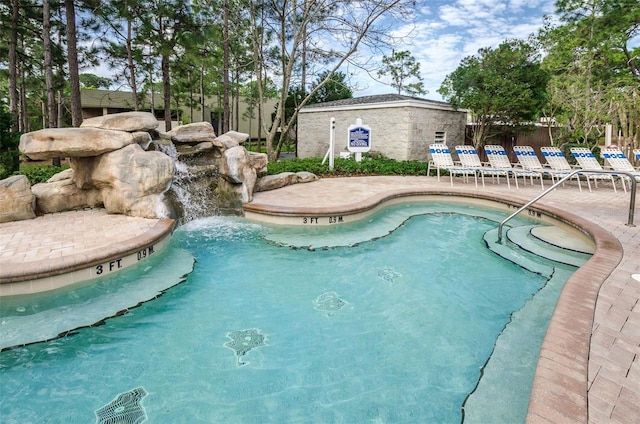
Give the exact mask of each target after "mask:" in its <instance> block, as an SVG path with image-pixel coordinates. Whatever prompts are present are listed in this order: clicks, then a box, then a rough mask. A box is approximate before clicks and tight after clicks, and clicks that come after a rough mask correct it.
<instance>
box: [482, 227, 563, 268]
mask: <svg viewBox="0 0 640 424" xmlns="http://www.w3.org/2000/svg"><path fill="white" fill-rule="evenodd" d="M484 241H485V243H487V247H488V248H489V249H490V250H491V251H492V252H494V253H496V254H498V255H500V256H502V257H503V258H505V259H506V260H508V261H511V262H513V263H515V264H517V265H519V266H521V267H523V268H524V269H526V270H529V271H531V272H534V273H536V274H540V275H542V276H544V277H547V278H549V277H551V276H552V275H553V268H554V267H553V266H552V265H549V264H545V263H543V261H541V260H540V256H537V255H534V254H532V253H530V252H528V251H526V250H523V249H520V248H518V247H517V246H516V245H514V244H513V243H504V241H505V240H504V239H503V243H498V229H497V228H494V229H491V230H489V231H487V232H486V233H485V234H484Z"/></svg>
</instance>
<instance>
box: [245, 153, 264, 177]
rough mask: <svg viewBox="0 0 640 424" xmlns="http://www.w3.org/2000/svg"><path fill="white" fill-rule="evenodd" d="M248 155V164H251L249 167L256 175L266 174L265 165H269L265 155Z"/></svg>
mask: <svg viewBox="0 0 640 424" xmlns="http://www.w3.org/2000/svg"><path fill="white" fill-rule="evenodd" d="M248 153H249V163H251V167H252V168H253V169H255V170H256V172H257V173H258V175H260V174H264V173H265V172H267V164H268V163H269V158H268V156H267V154H266V153H256V152H248Z"/></svg>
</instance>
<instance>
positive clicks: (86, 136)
mask: <svg viewBox="0 0 640 424" xmlns="http://www.w3.org/2000/svg"><path fill="white" fill-rule="evenodd" d="M133 143H135V139H134V137H133V136H132V135H131V133H128V132H126V131H115V130H103V129H100V128H47V129H43V130H38V131H33V132H30V133H26V134H22V136H21V137H20V146H19V148H20V151H21V152H22V153H24V154H25V155H27V156H28V157H29V158H31V159H33V160H46V159H51V158H55V157H87V156H98V155H101V154H103V153H107V152H112V151H114V150H118V149H121V148H123V147H124V146H128V145H130V144H133Z"/></svg>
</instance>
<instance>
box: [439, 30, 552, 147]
mask: <svg viewBox="0 0 640 424" xmlns="http://www.w3.org/2000/svg"><path fill="white" fill-rule="evenodd" d="M547 80H548V76H547V73H546V72H545V71H543V70H542V69H541V68H540V63H539V59H538V56H537V54H536V51H535V50H534V49H533V47H532V46H531V45H530V44H528V43H526V42H524V41H521V40H511V41H505V42H503V43H502V44H500V45H499V46H498V47H497V48H496V49H491V48H483V49H480V50H479V51H478V54H477V55H476V56H468V57H466V58H464V59H463V60H462V62H461V63H460V66H458V68H457V69H456V70H455V71H453V72H452V73H450V74H449V75H447V77H446V78H445V80H444V81H443V82H442V85H441V86H440V88H439V89H438V93H440V94H442V96H443V97H444V98H445V99H446V100H447V101H448V102H450V103H451V104H452V105H453V107H454V108H466V109H469V112H470V113H471V116H472V120H473V124H474V132H473V142H474V145H475V146H476V148H479V147H481V146H482V145H484V142H485V140H486V139H487V138H488V137H489V136H491V135H495V134H496V133H498V132H500V131H502V130H504V129H509V130H510V131H516V132H517V131H519V130H522V129H525V128H526V127H528V126H529V125H531V123H532V122H533V121H534V120H535V119H536V118H537V117H538V116H539V114H540V111H541V109H542V107H543V105H544V104H545V101H546V85H547ZM492 133H493V134H492Z"/></svg>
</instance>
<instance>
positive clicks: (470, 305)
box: [0, 204, 575, 423]
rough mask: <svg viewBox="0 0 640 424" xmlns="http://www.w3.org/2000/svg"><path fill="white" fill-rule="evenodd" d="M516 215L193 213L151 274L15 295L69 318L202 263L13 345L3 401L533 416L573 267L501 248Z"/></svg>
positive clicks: (309, 414)
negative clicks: (535, 265)
mask: <svg viewBox="0 0 640 424" xmlns="http://www.w3.org/2000/svg"><path fill="white" fill-rule="evenodd" d="M445 210H446V212H445ZM452 210H453V211H457V212H458V213H452V212H451V211H452ZM504 215H505V214H504V213H502V212H497V211H493V210H490V209H483V210H479V209H478V208H477V207H467V206H460V205H442V204H434V205H430V206H429V205H426V204H416V205H400V206H395V207H391V208H388V209H386V210H384V211H382V212H380V213H378V214H376V215H375V216H372V217H371V218H370V219H368V220H365V221H363V222H359V223H354V224H345V225H344V226H342V227H341V228H338V227H331V228H325V229H318V228H306V229H301V228H282V227H269V226H265V225H259V224H255V223H250V222H247V221H245V220H243V219H239V218H208V219H204V220H199V221H194V222H192V223H190V224H187V225H185V226H183V227H180V228H179V229H178V230H177V231H176V232H175V234H174V236H173V240H172V242H171V246H170V247H168V248H167V249H165V250H163V251H162V252H160V253H159V254H158V257H157V258H155V259H154V260H155V262H154V264H153V270H152V271H151V270H149V267H146V268H144V269H140V270H135V271H131V272H128V273H126V274H124V275H121V276H119V277H115V278H114V279H113V280H111V281H110V280H105V281H106V282H104V283H102V284H103V286H104V287H103V288H102V289H101V292H100V293H96V292H90V290H91V289H89V288H87V287H84V288H78V289H77V290H73V291H66V292H64V293H62V294H56V295H54V296H50V297H48V298H47V297H36V298H34V300H33V303H32V304H30V303H29V301H27V300H25V299H20V301H19V302H20V305H21V306H17V307H16V305H17V303H12V302H14V301H11V300H9V301H7V302H5V301H3V303H4V305H3V306H2V310H1V312H2V319H3V321H6V322H9V321H10V320H11V318H12V316H16V315H20V314H21V313H22V314H24V313H25V311H26V312H27V313H31V315H33V316H39V315H42V316H47V315H46V314H47V311H52V310H53V311H56V312H55V314H54V316H56V314H57V315H60V314H62V313H64V312H60V308H61V307H62V308H64V305H61V303H65V302H71V303H75V304H79V303H80V304H82V305H87V304H88V305H90V304H91V299H94V301H95V302H96V304H100V298H101V296H104V293H107V292H108V293H109V295H110V296H113V293H114V292H118V289H116V288H113V287H117V288H120V287H123V286H133V287H135V285H136V284H135V283H136V282H137V281H149V280H162V279H163V278H169V277H168V276H169V275H171V274H172V273H175V269H176V268H179V267H178V266H177V265H176V264H175V258H182V257H183V256H184V252H185V251H186V252H190V254H191V255H192V256H193V257H195V259H196V261H197V262H196V264H195V267H194V269H193V272H192V273H191V274H189V275H188V277H187V278H186V280H184V282H183V283H182V284H177V285H175V286H173V287H171V288H169V289H167V290H166V291H164V293H163V294H162V295H161V296H159V297H157V298H155V299H153V300H152V301H149V302H144V303H141V304H140V305H139V306H137V307H135V308H131V309H126V308H123V309H125V310H126V313H122V314H118V315H117V316H115V317H112V318H109V319H106V320H104V321H101V322H99V324H101V325H95V326H91V327H86V328H80V329H77V330H75V331H73V334H71V335H70V336H68V337H60V338H55V339H53V340H51V341H48V342H41V343H33V344H28V345H26V346H21V347H15V348H13V349H9V350H6V351H4V352H2V353H1V354H0V375H1V377H0V393H2V397H1V398H0V416H1V417H3V422H6V423H25V422H39V423H49V422H50V423H60V422H64V423H87V422H142V421H143V420H144V418H145V417H147V418H148V420H149V422H155V423H194V422H202V423H214V422H216V423H320V422H321V423H364V422H373V423H423V422H438V423H459V422H461V421H463V419H464V421H465V422H488V421H487V419H492V420H494V421H493V422H524V419H525V416H526V410H527V403H528V397H529V392H530V386H531V382H532V378H533V372H534V370H535V364H536V361H537V355H538V353H537V352H538V351H539V349H540V344H541V342H542V338H543V336H544V331H545V329H546V325H547V323H548V320H549V317H550V316H551V313H552V311H553V308H554V306H555V303H556V300H557V296H558V293H559V291H560V289H561V287H562V284H563V282H564V281H566V278H568V276H569V275H570V274H571V272H573V270H574V269H575V268H572V267H569V266H565V265H560V264H555V263H554V264H552V265H553V266H554V268H555V269H556V272H555V273H554V277H553V278H548V276H542V275H538V274H534V273H532V272H529V271H527V270H525V269H523V268H521V267H520V266H518V265H515V264H513V263H511V262H509V261H506V260H504V259H502V258H500V257H499V256H498V255H496V254H494V253H493V252H491V251H489V250H488V249H487V248H486V246H485V242H484V240H483V235H484V234H485V233H486V232H487V231H488V230H491V229H495V227H496V222H495V220H494V218H496V217H501V216H504ZM531 222H532V221H530V220H528V219H527V220H525V219H522V220H521V221H520V223H521V224H522V223H528V224H530V223H531ZM327 234H329V236H327ZM332 239H333V240H334V241H335V242H332V241H331V240H332ZM172 258H173V260H172ZM184 260H185V261H189V260H190V259H188V258H184ZM540 261H541V262H544V263H546V264H547V265H548V264H549V261H546V260H544V259H540ZM163 267H165V268H163ZM151 272H152V273H153V274H149V273H151ZM151 275H152V276H153V277H152V276H151ZM559 276H561V277H562V278H558V277H559ZM170 285H173V284H170ZM105 287H106V288H105ZM108 287H112V288H108ZM86 296H89V300H88V301H85V300H82V301H78V300H77V299H78V298H84V297H86ZM126 297H132V296H131V295H126ZM52 298H53V299H55V300H54V301H52V300H51V299H52ZM69 299H72V300H69ZM129 301H130V302H132V306H133V305H136V304H137V303H138V301H137V300H135V299H133V298H132V299H130V300H129ZM64 310H65V309H63V311H64ZM111 315H113V313H109V314H107V316H111ZM48 319H49V320H54V319H55V318H54V317H50V318H48ZM37 322H39V323H40V324H39V325H42V323H41V321H37ZM94 322H95V321H94ZM0 328H2V327H0ZM487 382H488V383H487ZM142 388H143V389H142ZM131 390H137V392H135V393H137V394H138V398H137V399H136V401H139V403H138V407H139V408H140V409H141V410H142V411H144V412H143V413H144V414H145V416H144V417H140V416H138V417H137V418H136V417H134V418H129V419H128V420H127V419H123V420H122V421H109V420H107V419H103V420H102V421H101V419H100V417H99V416H98V415H97V413H96V412H95V411H97V410H100V408H104V407H105V405H107V404H109V402H111V401H112V400H114V399H115V398H116V397H117V396H118V395H119V394H123V393H128V392H129V391H131ZM140 393H142V394H143V395H140ZM127 396H129V394H127ZM131 403H133V402H131ZM122 405H124V404H123V403H120V404H118V406H117V407H115V406H114V407H113V408H112V410H113V411H115V412H114V413H118V412H120V411H123V410H125V409H126V406H122ZM125 412H126V411H125ZM130 417H131V416H130ZM136 419H137V420H138V421H135V420H136Z"/></svg>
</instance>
